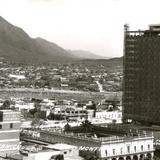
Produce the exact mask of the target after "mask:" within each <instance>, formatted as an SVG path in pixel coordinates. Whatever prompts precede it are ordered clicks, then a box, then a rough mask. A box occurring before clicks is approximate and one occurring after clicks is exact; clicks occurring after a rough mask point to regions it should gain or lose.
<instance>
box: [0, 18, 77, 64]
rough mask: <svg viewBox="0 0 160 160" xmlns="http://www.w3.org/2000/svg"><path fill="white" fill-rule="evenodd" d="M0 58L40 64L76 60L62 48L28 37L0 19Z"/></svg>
mask: <svg viewBox="0 0 160 160" xmlns="http://www.w3.org/2000/svg"><path fill="white" fill-rule="evenodd" d="M0 57H4V58H5V59H7V60H10V61H12V62H22V63H23V62H24V63H41V62H52V61H55V62H57V61H71V60H74V59H77V58H76V57H74V56H73V55H71V54H70V53H68V52H67V51H66V50H65V49H63V48H62V47H59V46H58V45H56V44H54V43H51V42H48V41H46V40H43V39H41V38H37V39H33V38H31V37H29V35H28V34H27V33H25V32H24V31H23V30H22V29H21V28H19V27H16V26H14V25H12V24H10V23H9V22H7V21H6V20H5V19H3V18H2V17H0Z"/></svg>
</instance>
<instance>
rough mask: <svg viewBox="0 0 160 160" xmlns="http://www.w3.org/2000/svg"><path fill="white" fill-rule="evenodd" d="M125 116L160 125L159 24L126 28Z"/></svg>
mask: <svg viewBox="0 0 160 160" xmlns="http://www.w3.org/2000/svg"><path fill="white" fill-rule="evenodd" d="M123 89H124V92H123V106H124V111H123V113H124V119H125V120H127V119H132V120H134V121H140V122H145V123H152V124H160V25H151V26H150V28H149V29H148V30H143V31H140V30H138V31H130V30H129V27H128V26H127V25H126V26H125V31H124V83H123Z"/></svg>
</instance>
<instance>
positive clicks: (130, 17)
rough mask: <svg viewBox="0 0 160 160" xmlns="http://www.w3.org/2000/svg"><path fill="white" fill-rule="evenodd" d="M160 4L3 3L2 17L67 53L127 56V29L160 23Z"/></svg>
mask: <svg viewBox="0 0 160 160" xmlns="http://www.w3.org/2000/svg"><path fill="white" fill-rule="evenodd" d="M159 8H160V0H0V15H1V16H2V17H4V18H5V19H6V20H8V21H9V22H11V23H12V24H14V25H16V26H19V27H21V28H23V29H24V30H25V31H26V32H27V33H28V34H29V35H30V36H31V37H42V38H45V39H47V40H49V41H52V42H55V43H57V44H58V45H60V46H61V47H63V48H65V49H83V50H89V51H92V52H94V53H96V54H99V55H104V56H107V57H115V56H122V55H123V25H124V24H125V23H129V24H130V28H131V29H147V27H148V25H149V24H155V23H156V24H157V23H158V24H159V23H160V9H159Z"/></svg>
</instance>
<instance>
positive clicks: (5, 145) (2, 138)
mask: <svg viewBox="0 0 160 160" xmlns="http://www.w3.org/2000/svg"><path fill="white" fill-rule="evenodd" d="M19 133H20V113H19V112H15V111H12V110H1V111H0V157H6V156H8V155H10V154H15V153H18V152H19V142H20V141H19Z"/></svg>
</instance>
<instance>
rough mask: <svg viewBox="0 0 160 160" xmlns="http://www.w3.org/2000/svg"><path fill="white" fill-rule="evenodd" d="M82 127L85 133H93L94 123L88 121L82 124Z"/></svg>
mask: <svg viewBox="0 0 160 160" xmlns="http://www.w3.org/2000/svg"><path fill="white" fill-rule="evenodd" d="M80 127H81V129H82V131H84V132H85V133H87V132H92V130H93V125H92V123H91V122H90V121H88V120H87V119H86V120H85V121H83V122H82V124H81V126H80Z"/></svg>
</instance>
